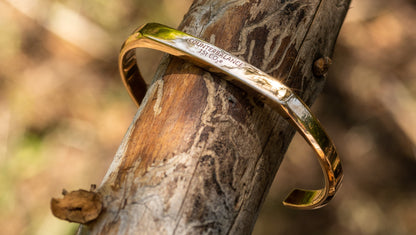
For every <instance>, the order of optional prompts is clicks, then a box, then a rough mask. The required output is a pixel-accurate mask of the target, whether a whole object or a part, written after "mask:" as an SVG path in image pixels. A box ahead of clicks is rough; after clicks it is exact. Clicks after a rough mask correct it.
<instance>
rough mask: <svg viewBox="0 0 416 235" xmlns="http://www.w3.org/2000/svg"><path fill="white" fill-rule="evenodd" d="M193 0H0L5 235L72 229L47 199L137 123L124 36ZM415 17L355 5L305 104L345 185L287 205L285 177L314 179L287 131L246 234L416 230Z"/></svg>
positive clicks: (173, 22)
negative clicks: (307, 207)
mask: <svg viewBox="0 0 416 235" xmlns="http://www.w3.org/2000/svg"><path fill="white" fill-rule="evenodd" d="M191 2H192V1H191V0H176V1H168V0H152V1H145V0H119V1H104V0H89V1H84V0H71V1H69V0H0V32H1V34H0V228H1V230H0V233H1V234H8V235H14V234H42V235H44V234H68V235H69V234H74V232H75V230H76V228H77V225H76V224H71V223H67V222H65V221H61V220H58V219H56V218H54V217H53V216H52V215H51V212H50V209H49V201H50V199H51V197H59V196H60V194H61V191H62V188H66V189H68V190H75V189H79V188H84V189H89V187H90V184H97V185H99V184H100V182H101V179H102V178H103V176H104V174H105V172H106V171H107V168H108V166H109V164H110V162H111V161H112V158H113V155H114V154H115V152H116V149H117V147H118V145H119V144H120V143H121V139H122V137H123V135H124V134H125V131H126V130H127V128H128V126H129V125H130V123H131V121H132V120H133V116H134V114H135V112H136V107H135V106H134V104H133V102H132V101H131V100H130V98H129V96H128V94H127V92H126V90H125V89H124V87H123V85H122V82H121V80H120V78H119V74H118V70H117V56H118V51H119V48H120V46H121V44H122V42H123V41H124V39H125V38H126V37H127V36H128V35H129V33H130V32H132V31H133V30H134V29H135V28H136V27H137V26H140V25H142V24H144V23H146V22H159V23H163V24H167V25H169V26H172V27H177V26H178V25H179V22H180V21H181V20H182V17H183V15H184V13H185V12H186V11H187V9H188V7H189V6H190V4H191ZM415 16H416V3H415V1H412V0H396V1H390V0H355V1H353V2H352V4H351V9H350V11H349V13H348V15H347V18H346V21H345V23H344V25H343V27H342V30H341V32H340V35H339V38H338V41H337V45H336V48H335V52H334V56H333V65H332V67H331V68H330V74H329V76H328V78H327V85H326V88H325V90H324V91H323V93H322V94H321V96H320V97H319V98H318V100H317V101H316V103H315V104H314V106H313V107H312V109H313V111H314V112H315V113H316V115H317V116H318V118H319V119H320V120H321V122H322V123H323V125H324V126H325V127H326V130H327V131H328V133H329V135H330V136H331V137H332V138H333V140H334V142H335V144H336V146H337V148H338V150H339V153H340V156H341V159H342V160H343V164H344V171H345V177H344V184H343V186H342V188H341V189H340V190H339V192H338V195H337V196H336V197H335V198H334V200H333V201H332V202H331V203H330V204H329V205H328V206H327V207H324V208H322V209H319V210H314V211H298V210H291V209H287V208H284V207H283V206H282V205H281V201H282V200H283V199H284V197H285V195H286V194H287V193H288V192H289V191H290V189H292V188H293V187H294V186H304V187H318V186H320V185H321V180H322V176H321V174H322V173H321V171H320V168H319V166H318V163H317V161H316V160H315V157H314V156H313V153H312V152H311V150H310V149H309V147H308V146H307V145H306V144H305V143H304V142H303V140H302V139H301V138H300V137H299V136H296V137H295V138H294V140H293V142H292V144H291V147H290V148H289V151H288V153H287V155H286V157H285V160H284V161H283V163H282V165H281V167H280V170H279V172H278V174H277V177H276V180H275V182H274V184H273V185H272V188H271V190H270V193H269V195H268V197H267V199H266V201H265V203H264V205H263V208H262V209H261V212H260V215H259V219H258V222H257V224H256V227H255V229H254V234H256V235H263V234H291V235H292V234H338V235H343V234H345V235H347V234H348V235H349V234H355V235H360V234H386V235H387V234H396V235H400V234H404V235H407V234H416V212H415V211H416V79H415V78H416V56H415V55H416V17H415ZM145 57H146V60H144V61H142V65H143V66H142V68H153V69H155V68H156V67H155V66H157V63H158V59H157V58H158V57H157V55H153V54H146V55H145ZM149 58H152V59H149ZM151 73H152V72H151V70H148V71H145V75H146V77H151V76H152V75H151Z"/></svg>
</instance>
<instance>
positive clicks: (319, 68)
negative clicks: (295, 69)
mask: <svg viewBox="0 0 416 235" xmlns="http://www.w3.org/2000/svg"><path fill="white" fill-rule="evenodd" d="M331 64H332V60H331V58H329V57H327V56H325V57H321V58H319V59H317V60H315V62H313V66H312V71H313V75H315V77H324V76H325V75H326V73H327V72H328V69H329V66H330V65H331Z"/></svg>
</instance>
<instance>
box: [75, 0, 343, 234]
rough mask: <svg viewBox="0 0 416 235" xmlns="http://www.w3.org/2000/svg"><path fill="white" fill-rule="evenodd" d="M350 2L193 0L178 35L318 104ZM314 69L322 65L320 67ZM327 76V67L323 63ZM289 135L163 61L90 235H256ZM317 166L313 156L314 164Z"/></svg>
mask: <svg viewBox="0 0 416 235" xmlns="http://www.w3.org/2000/svg"><path fill="white" fill-rule="evenodd" d="M348 6H349V0H309V1H303V0H302V1H300V0H292V1H271V0H262V1H261V0H257V1H254V0H253V1H248V0H236V1H225V0H224V1H223V0H195V1H194V3H193V4H192V6H191V8H190V9H189V12H188V13H187V14H186V15H185V17H184V19H183V22H182V23H181V25H180V27H179V28H180V29H181V30H183V31H185V32H187V33H189V34H192V35H194V36H197V37H199V38H202V39H204V40H206V41H208V42H210V43H212V44H215V45H216V46H218V47H220V48H223V49H225V50H227V51H229V52H231V53H232V54H234V55H236V56H238V57H239V58H241V59H243V60H245V61H248V62H249V63H251V64H253V65H254V66H256V67H258V68H261V69H262V70H263V71H265V72H267V73H269V74H271V75H272V76H274V77H276V79H279V80H281V81H283V82H284V83H285V84H287V85H288V86H289V87H291V88H292V89H293V90H294V91H296V93H297V94H298V95H299V96H300V97H301V98H303V100H304V101H305V102H306V103H307V104H308V105H311V104H312V102H313V101H314V99H315V98H316V97H317V95H318V94H319V92H320V91H321V89H322V87H323V85H324V80H325V79H324V78H323V77H322V76H323V74H324V72H325V68H324V72H322V68H321V67H325V65H322V63H320V62H322V61H320V62H319V63H315V64H318V66H321V67H319V68H315V70H316V69H318V71H321V72H320V73H315V74H316V76H314V74H313V71H314V69H313V66H314V62H315V61H317V60H318V59H320V58H322V59H321V60H323V61H327V60H328V59H327V58H326V57H331V55H332V50H333V47H334V44H335V41H336V37H337V34H338V31H339V29H340V27H341V24H342V22H343V19H344V17H345V14H346V12H347V9H348ZM315 66H317V65H315ZM326 66H327V65H326ZM293 134H294V129H293V128H292V127H291V126H290V125H289V124H288V123H287V122H286V121H285V120H284V119H282V118H281V117H280V116H279V115H278V114H277V113H275V112H274V111H273V110H271V109H270V108H269V107H268V106H267V105H264V104H263V103H261V102H260V101H258V100H256V99H255V98H253V97H251V96H249V95H248V94H247V93H246V92H244V91H243V90H241V89H239V88H236V87H235V86H233V85H232V84H230V83H228V82H226V81H224V80H222V79H219V78H217V77H216V75H214V74H210V73H208V72H206V71H204V70H202V69H200V68H198V67H196V66H194V65H192V64H189V63H187V62H185V61H183V60H180V59H178V58H173V57H168V58H167V59H165V60H164V62H163V63H162V65H161V66H160V67H159V69H158V75H157V79H156V80H155V82H154V83H153V84H152V85H151V87H150V89H149V91H148V93H147V95H146V98H145V100H144V102H143V104H142V106H141V107H140V109H139V110H138V112H137V115H136V117H135V118H134V121H133V123H132V125H131V126H130V128H129V130H128V132H127V134H126V136H125V138H124V140H123V142H122V143H121V145H120V148H119V150H118V152H117V154H116V156H115V159H114V161H113V163H112V165H111V167H110V169H109V171H108V173H107V175H106V176H105V178H104V180H103V183H102V185H101V186H100V187H99V188H98V192H99V193H100V194H101V195H102V198H103V208H104V209H103V212H102V213H101V215H100V216H99V217H98V219H97V220H96V221H94V222H92V223H90V224H89V225H88V226H84V227H83V228H82V230H83V231H84V232H85V231H90V232H91V234H201V233H211V234H249V233H251V231H252V229H253V227H254V223H255V221H256V218H257V215H258V212H259V209H260V206H261V204H262V202H263V201H264V198H265V197H266V194H267V192H268V190H269V187H270V185H271V183H272V181H273V178H274V176H275V174H276V172H277V170H278V167H279V164H280V162H281V161H282V158H283V156H284V153H285V151H286V149H287V147H288V145H289V143H290V141H291V139H292V136H293ZM311 157H312V156H311Z"/></svg>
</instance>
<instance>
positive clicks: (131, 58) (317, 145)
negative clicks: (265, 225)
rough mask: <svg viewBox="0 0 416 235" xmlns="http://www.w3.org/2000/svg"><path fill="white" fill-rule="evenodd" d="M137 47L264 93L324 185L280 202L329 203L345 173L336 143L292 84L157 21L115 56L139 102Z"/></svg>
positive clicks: (140, 84)
mask: <svg viewBox="0 0 416 235" xmlns="http://www.w3.org/2000/svg"><path fill="white" fill-rule="evenodd" d="M139 47H144V48H151V49H156V50H159V51H162V52H167V53H169V54H172V55H174V56H178V57H181V58H184V59H186V60H188V61H191V62H193V63H194V64H196V65H198V66H200V67H202V68H204V69H207V70H208V71H210V72H214V73H220V74H223V75H225V76H222V77H223V78H224V79H226V80H228V81H231V82H232V83H234V84H236V85H237V86H240V87H242V88H243V89H248V90H250V91H251V92H254V93H255V94H257V95H259V97H262V98H263V99H264V102H265V103H267V104H268V105H270V106H271V107H272V108H274V109H276V110H277V111H278V112H279V114H280V115H282V116H283V117H285V118H287V119H288V120H289V122H290V123H291V124H292V125H293V126H294V127H296V129H297V131H299V133H300V134H301V135H302V136H303V137H304V138H305V140H306V141H307V142H308V143H309V144H310V145H311V146H312V148H313V150H314V151H315V152H316V154H317V156H318V161H319V163H320V165H321V168H322V171H323V173H324V178H325V187H324V188H322V189H318V190H303V189H294V190H293V191H292V192H291V193H290V194H289V195H288V197H287V198H286V199H285V201H284V202H283V204H284V205H286V206H289V207H295V208H301V209H315V208H319V207H321V206H324V205H325V204H327V203H328V202H329V200H331V198H332V197H333V196H334V195H335V192H336V191H337V189H338V188H339V186H340V185H341V181H342V177H343V171H342V167H341V162H340V159H339V157H338V154H337V152H336V149H335V146H334V144H333V143H332V141H331V140H330V139H329V137H328V135H327V134H326V133H325V131H324V130H323V128H322V126H321V124H320V123H319V121H318V120H317V119H316V118H315V117H314V116H313V114H312V113H311V111H310V110H309V108H308V107H307V105H305V104H304V103H303V102H302V100H301V99H300V98H299V97H298V96H297V95H295V93H294V92H293V91H292V90H291V89H290V88H288V87H287V86H285V85H284V84H282V83H281V82H279V81H277V80H276V79H275V78H273V77H271V76H269V75H268V74H266V73H265V72H263V71H261V70H260V69H258V68H256V67H254V66H252V65H250V64H248V63H246V62H244V61H242V60H240V59H238V58H237V57H235V56H233V55H231V54H230V53H228V52H226V51H224V50H222V49H220V48H218V47H216V46H214V45H212V44H210V43H207V42H205V41H203V40H201V39H198V38H195V37H193V36H192V35H189V34H186V33H184V32H181V31H178V30H176V29H172V28H169V27H167V26H164V25H161V24H157V23H149V24H146V25H144V26H142V27H140V28H139V29H137V30H136V31H135V32H133V34H132V35H130V36H129V37H128V38H127V40H126V41H125V42H124V44H123V46H122V48H121V52H120V56H119V69H120V73H121V77H122V80H123V82H124V85H125V86H126V88H127V90H128V92H129V94H130V96H131V97H132V98H133V100H134V101H135V102H136V104H137V105H139V104H140V102H141V101H142V99H143V97H144V95H145V93H146V89H147V88H146V83H145V82H144V80H143V78H142V76H141V74H140V71H139V68H138V66H137V61H136V51H135V50H133V49H135V48H139Z"/></svg>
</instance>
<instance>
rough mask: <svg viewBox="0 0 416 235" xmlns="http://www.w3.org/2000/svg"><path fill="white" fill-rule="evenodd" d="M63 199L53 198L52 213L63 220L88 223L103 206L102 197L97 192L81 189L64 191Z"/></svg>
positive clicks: (97, 214)
mask: <svg viewBox="0 0 416 235" xmlns="http://www.w3.org/2000/svg"><path fill="white" fill-rule="evenodd" d="M62 194H63V195H64V197H63V198H62V199H56V198H52V200H51V210H52V214H53V215H54V216H55V217H57V218H59V219H62V220H67V221H69V222H75V223H80V224H86V223H88V222H91V221H93V220H95V219H96V218H97V217H98V216H99V215H100V213H101V211H102V208H103V203H102V197H101V195H100V194H98V193H97V192H93V191H87V190H83V189H79V190H77V191H72V192H69V193H68V192H67V191H66V190H65V189H64V190H63V191H62Z"/></svg>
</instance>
